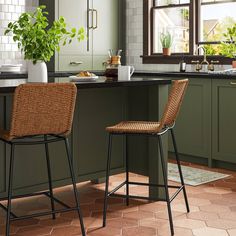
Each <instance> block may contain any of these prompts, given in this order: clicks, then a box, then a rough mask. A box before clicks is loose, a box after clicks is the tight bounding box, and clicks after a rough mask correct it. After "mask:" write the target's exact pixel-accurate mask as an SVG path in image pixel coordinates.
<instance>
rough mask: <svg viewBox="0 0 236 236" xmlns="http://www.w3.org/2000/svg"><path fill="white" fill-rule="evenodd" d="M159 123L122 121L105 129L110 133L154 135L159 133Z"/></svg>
mask: <svg viewBox="0 0 236 236" xmlns="http://www.w3.org/2000/svg"><path fill="white" fill-rule="evenodd" d="M159 127H160V123H159V122H151V121H150V122H149V121H122V122H120V123H119V124H116V125H114V126H110V127H107V128H106V130H107V131H108V132H111V133H142V134H146V133H147V134H155V133H158V132H159Z"/></svg>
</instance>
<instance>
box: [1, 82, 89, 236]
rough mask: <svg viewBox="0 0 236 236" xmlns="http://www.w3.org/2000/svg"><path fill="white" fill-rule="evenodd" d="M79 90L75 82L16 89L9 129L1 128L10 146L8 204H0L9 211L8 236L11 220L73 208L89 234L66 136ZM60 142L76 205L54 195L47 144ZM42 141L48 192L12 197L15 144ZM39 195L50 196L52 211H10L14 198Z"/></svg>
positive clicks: (26, 85)
mask: <svg viewBox="0 0 236 236" xmlns="http://www.w3.org/2000/svg"><path fill="white" fill-rule="evenodd" d="M76 93H77V88H76V86H75V85H74V84H72V83H61V84H59V83H54V84H42V83H38V84H23V85H19V86H18V87H17V88H16V90H15V94H14V101H13V111H12V117H11V127H10V130H1V131H0V139H1V140H2V141H4V142H5V143H8V144H10V146H11V154H10V165H9V179H8V196H7V207H5V206H4V205H2V204H1V205H0V206H1V207H2V208H3V209H5V210H6V211H7V216H6V236H9V234H10V222H11V221H15V220H20V219H28V218H31V217H39V216H43V215H50V214H51V215H52V218H53V219H55V218H56V215H55V214H56V213H59V212H67V211H71V210H76V211H78V215H79V219H80V224H81V232H82V235H83V236H85V235H86V234H85V229H84V224H83V219H82V214H81V210H80V205H79V195H78V190H77V188H76V181H75V174H74V169H73V161H72V156H71V151H70V146H69V141H68V137H67V136H68V135H69V134H70V132H71V126H72V121H73V114H74V107H75V100H76ZM26 138H27V139H26ZM57 141H64V143H65V148H66V153H67V159H68V164H69V170H70V175H71V179H72V184H73V191H74V196H75V202H76V206H75V207H70V206H68V205H67V204H65V203H63V202H61V201H60V200H59V199H57V198H55V197H54V195H53V189H52V179H51V168H50V159H49V150H48V146H49V145H48V144H49V143H52V142H57ZM39 144H43V145H45V153H46V162H47V172H48V184H49V191H44V192H38V193H32V194H27V195H21V196H13V195H12V184H13V176H14V173H13V168H14V150H15V147H16V146H17V145H39ZM40 194H43V195H45V196H47V197H49V198H50V200H51V211H47V212H40V213H35V214H31V215H24V216H16V215H15V214H14V213H12V212H11V202H12V199H14V198H19V197H25V196H35V195H40ZM54 202H57V203H59V204H61V205H62V206H64V208H63V209H59V210H55V206H54Z"/></svg>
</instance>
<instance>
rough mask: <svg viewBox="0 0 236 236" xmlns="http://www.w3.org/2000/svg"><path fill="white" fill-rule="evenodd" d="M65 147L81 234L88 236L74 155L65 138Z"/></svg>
mask: <svg viewBox="0 0 236 236" xmlns="http://www.w3.org/2000/svg"><path fill="white" fill-rule="evenodd" d="M65 145H66V153H67V158H68V163H69V168H70V175H71V179H72V184H73V190H74V195H75V202H76V207H77V211H78V215H79V220H80V227H81V232H82V236H85V235H86V234H85V229H84V222H83V218H82V213H81V210H80V205H79V193H78V190H77V188H76V181H75V172H74V168H73V161H72V155H71V153H70V147H69V141H68V138H65Z"/></svg>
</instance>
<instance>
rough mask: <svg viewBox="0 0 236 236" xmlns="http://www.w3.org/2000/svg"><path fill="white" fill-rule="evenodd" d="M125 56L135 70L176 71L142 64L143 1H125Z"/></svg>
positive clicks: (174, 66) (216, 67) (161, 65)
mask: <svg viewBox="0 0 236 236" xmlns="http://www.w3.org/2000/svg"><path fill="white" fill-rule="evenodd" d="M126 4H127V9H126V17H127V18H126V20H127V28H126V56H127V64H130V65H134V67H135V68H136V70H145V71H146V70H148V71H178V70H179V65H170V64H142V58H141V57H140V56H141V55H142V54H143V1H142V0H126ZM230 67H231V66H230V65H224V66H222V65H216V66H215V69H216V70H222V69H227V68H230ZM186 70H187V71H194V66H193V65H187V68H186Z"/></svg>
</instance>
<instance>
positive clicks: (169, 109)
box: [159, 79, 188, 130]
mask: <svg viewBox="0 0 236 236" xmlns="http://www.w3.org/2000/svg"><path fill="white" fill-rule="evenodd" d="M187 86H188V79H183V80H174V81H173V82H172V87H171V91H170V94H169V98H168V103H167V104H166V107H165V110H164V113H163V116H162V118H161V121H160V127H159V129H160V130H161V129H162V128H163V127H165V126H171V125H173V124H174V122H175V120H176V118H177V115H178V113H179V110H180V106H181V104H182V101H183V98H184V94H185V91H186V88H187Z"/></svg>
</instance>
